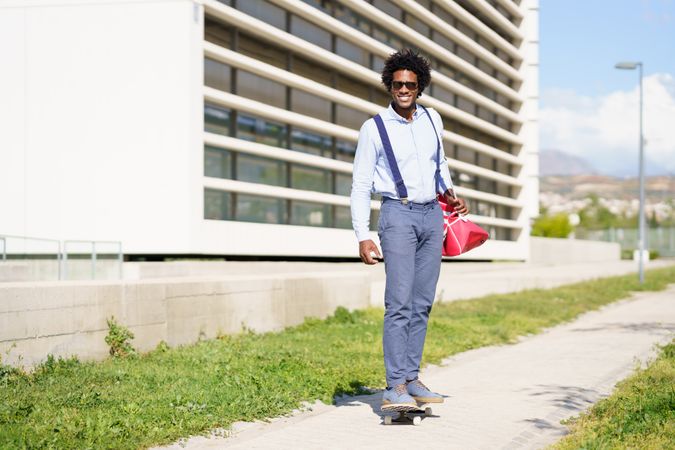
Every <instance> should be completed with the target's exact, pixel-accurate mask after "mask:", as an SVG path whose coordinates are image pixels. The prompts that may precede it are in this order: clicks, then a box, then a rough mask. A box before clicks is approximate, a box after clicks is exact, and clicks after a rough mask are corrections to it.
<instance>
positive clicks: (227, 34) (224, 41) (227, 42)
mask: <svg viewBox="0 0 675 450" xmlns="http://www.w3.org/2000/svg"><path fill="white" fill-rule="evenodd" d="M204 39H206V40H207V41H209V42H213V43H214V44H217V45H220V46H221V47H225V48H231V46H232V29H231V28H229V27H228V26H227V25H225V24H223V23H219V22H216V21H213V20H209V19H208V18H207V19H206V22H205V24H204Z"/></svg>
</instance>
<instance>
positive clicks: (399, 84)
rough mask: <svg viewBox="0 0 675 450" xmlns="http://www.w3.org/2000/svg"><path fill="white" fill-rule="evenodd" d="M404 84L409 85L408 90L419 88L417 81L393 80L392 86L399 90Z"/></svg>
mask: <svg viewBox="0 0 675 450" xmlns="http://www.w3.org/2000/svg"><path fill="white" fill-rule="evenodd" d="M403 86H405V87H407V88H408V90H410V91H415V90H417V82H415V81H392V82H391V87H392V89H394V90H395V91H398V90H399V89H401V88H402V87H403Z"/></svg>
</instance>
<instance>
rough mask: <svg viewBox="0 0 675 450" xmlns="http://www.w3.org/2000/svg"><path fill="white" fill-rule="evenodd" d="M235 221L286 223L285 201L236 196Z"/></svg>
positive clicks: (252, 196)
mask: <svg viewBox="0 0 675 450" xmlns="http://www.w3.org/2000/svg"><path fill="white" fill-rule="evenodd" d="M236 219H237V220H241V221H244V222H258V223H286V222H287V211H286V201H285V200H282V199H277V198H266V197H259V196H257V195H245V194H237V210H236Z"/></svg>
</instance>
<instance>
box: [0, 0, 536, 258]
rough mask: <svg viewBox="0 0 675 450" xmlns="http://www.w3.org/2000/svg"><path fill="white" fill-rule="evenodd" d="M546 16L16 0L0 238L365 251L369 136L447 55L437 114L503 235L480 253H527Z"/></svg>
mask: <svg viewBox="0 0 675 450" xmlns="http://www.w3.org/2000/svg"><path fill="white" fill-rule="evenodd" d="M537 17H538V2H537V1H536V0H522V1H520V2H518V1H517V0H417V1H413V0H396V1H393V0H369V1H365V0H306V1H301V0H227V1H226V0H221V1H216V0H201V1H199V0H157V1H147V0H21V1H13V0H5V1H2V2H0V65H1V66H2V70H1V71H0V99H2V101H0V124H1V126H2V132H1V133H0V171H1V173H0V205H2V209H1V212H0V233H1V234H13V235H22V236H42V237H50V238H57V239H74V238H86V239H100V240H119V241H122V242H123V245H124V252H125V253H126V254H132V255H269V256H311V257H324V256H325V257H348V256H350V257H351V256H356V255H357V243H356V239H355V237H354V233H353V231H352V230H351V219H350V213H349V191H350V186H351V171H352V160H353V155H354V151H355V145H356V140H357V136H358V129H359V128H360V126H361V124H362V123H363V121H364V120H366V119H367V118H368V117H370V116H371V115H373V114H376V113H377V112H379V111H380V110H381V109H382V108H384V107H385V106H386V105H387V104H388V102H389V97H388V95H387V93H386V92H385V91H384V89H383V88H382V86H381V84H380V80H379V72H380V70H381V68H382V65H383V61H384V58H386V57H387V55H388V54H390V53H391V52H393V51H394V50H396V49H399V48H401V47H404V46H406V47H414V48H417V49H419V50H420V52H421V53H422V54H424V55H425V56H427V57H428V58H429V59H430V60H431V62H432V67H433V74H432V76H433V79H432V84H431V86H430V87H429V88H428V90H427V91H425V93H424V95H423V97H422V98H421V100H420V102H421V103H422V104H424V105H426V106H429V107H433V108H435V109H436V110H437V111H438V112H439V113H440V114H441V116H442V118H443V121H444V128H445V131H444V142H443V144H444V147H445V153H446V155H447V157H448V160H449V165H450V169H451V172H452V174H453V178H454V181H455V184H456V186H457V192H458V193H459V194H460V195H462V196H463V197H465V198H466V199H468V200H469V202H470V205H471V207H472V210H473V211H472V212H473V213H474V214H472V218H473V220H474V221H475V222H477V223H480V224H481V225H483V226H484V227H486V228H487V229H489V231H490V233H491V236H492V240H491V241H490V242H489V244H486V245H485V246H483V247H481V248H479V249H477V250H475V251H473V252H471V253H469V254H468V255H466V256H467V258H468V259H471V258H475V259H526V258H527V256H528V250H529V238H528V235H529V220H530V218H531V217H532V216H533V215H535V214H536V211H537V209H538V203H537V191H538V187H537V181H536V180H537V95H538V94H537V89H538V88H537V74H538V69H537V66H538V60H537V53H538V52H537V45H538V42H537V41H538V31H537ZM378 209H379V204H378V201H377V199H374V200H373V202H372V212H373V214H372V217H373V220H372V222H373V224H372V227H373V228H375V226H376V217H377V211H378ZM373 237H374V238H375V239H376V233H373Z"/></svg>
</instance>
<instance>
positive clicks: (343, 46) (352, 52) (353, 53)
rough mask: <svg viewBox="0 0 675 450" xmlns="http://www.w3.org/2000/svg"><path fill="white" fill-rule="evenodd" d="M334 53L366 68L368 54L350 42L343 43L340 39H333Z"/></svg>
mask: <svg viewBox="0 0 675 450" xmlns="http://www.w3.org/2000/svg"><path fill="white" fill-rule="evenodd" d="M335 53H337V54H338V55H340V56H342V57H344V58H347V59H348V60H350V61H354V62H355V63H357V64H361V65H362V66H364V67H368V52H367V51H365V50H364V49H362V48H361V47H358V46H356V45H354V44H352V43H351V42H348V41H345V40H344V39H342V38H341V37H337V38H336V39H335Z"/></svg>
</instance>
